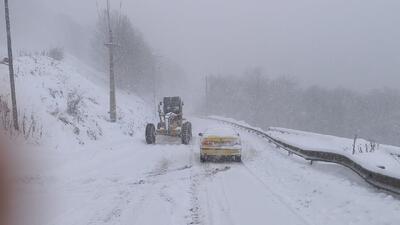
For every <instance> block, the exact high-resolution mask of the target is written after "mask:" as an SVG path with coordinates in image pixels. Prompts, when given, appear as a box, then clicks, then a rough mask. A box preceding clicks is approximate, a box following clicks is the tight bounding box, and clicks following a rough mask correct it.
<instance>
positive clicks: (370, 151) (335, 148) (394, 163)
mask: <svg viewBox="0 0 400 225" xmlns="http://www.w3.org/2000/svg"><path fill="white" fill-rule="evenodd" d="M267 134H268V135H270V136H271V137H273V138H274V139H276V140H279V141H281V142H284V143H286V144H289V145H291V146H295V147H298V148H300V149H304V150H308V151H323V152H331V153H337V154H340V155H343V156H346V157H347V158H349V159H351V160H353V161H354V162H356V163H357V164H359V165H361V166H363V167H364V168H365V169H368V170H370V171H373V172H376V173H379V174H383V175H387V176H390V177H396V178H400V148H398V147H394V146H388V145H381V144H376V143H373V142H371V141H367V140H364V139H357V140H356V145H355V149H354V150H355V151H354V152H353V144H354V140H352V139H348V138H341V137H335V136H330V135H322V134H316V133H310V132H304V131H297V130H291V129H284V128H270V129H269V130H268V132H267Z"/></svg>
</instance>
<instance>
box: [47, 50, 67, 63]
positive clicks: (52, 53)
mask: <svg viewBox="0 0 400 225" xmlns="http://www.w3.org/2000/svg"><path fill="white" fill-rule="evenodd" d="M46 55H47V56H48V57H50V58H52V59H54V60H57V61H62V60H63V59H64V49H62V48H52V49H50V50H49V51H48V52H47V54H46Z"/></svg>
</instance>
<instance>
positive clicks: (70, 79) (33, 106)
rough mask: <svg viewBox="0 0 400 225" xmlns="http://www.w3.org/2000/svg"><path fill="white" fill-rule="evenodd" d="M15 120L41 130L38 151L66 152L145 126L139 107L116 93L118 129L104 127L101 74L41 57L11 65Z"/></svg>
mask: <svg viewBox="0 0 400 225" xmlns="http://www.w3.org/2000/svg"><path fill="white" fill-rule="evenodd" d="M15 72H16V89H17V101H18V106H19V114H20V118H23V116H28V117H31V116H33V117H34V118H35V120H38V121H37V124H39V126H40V128H42V130H43V135H42V138H41V140H40V144H41V146H44V145H46V146H47V147H49V148H52V149H60V148H62V149H66V148H68V149H67V150H68V151H73V150H79V149H82V148H85V145H90V144H94V143H96V142H97V141H99V140H105V139H108V140H110V139H113V138H117V137H118V138H119V137H121V136H126V137H129V136H134V135H136V131H137V130H138V128H139V127H142V126H143V123H144V122H145V121H146V120H147V118H146V116H147V115H152V114H150V113H148V109H147V108H146V106H145V104H144V102H143V101H142V100H141V99H139V98H138V97H136V96H135V95H132V94H128V93H125V92H123V91H118V93H117V98H118V105H119V106H123V107H118V109H117V110H118V117H119V118H118V123H115V124H113V123H110V122H109V121H108V118H109V115H108V111H109V110H108V105H109V104H108V101H109V97H108V91H107V90H108V87H107V85H106V82H104V81H102V79H104V78H105V77H106V75H105V74H103V73H101V72H98V71H96V70H94V69H92V68H90V67H88V66H86V65H84V64H82V63H81V62H80V61H79V60H77V59H75V58H73V57H72V56H68V57H67V58H66V59H64V60H63V61H56V60H53V59H51V58H48V57H46V56H38V55H35V56H24V57H19V58H16V60H15ZM0 74H2V76H1V78H0V79H1V80H0V95H1V99H2V100H7V101H9V100H8V99H9V98H10V95H9V93H10V92H9V80H8V69H7V67H6V66H1V65H0Z"/></svg>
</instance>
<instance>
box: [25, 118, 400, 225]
mask: <svg viewBox="0 0 400 225" xmlns="http://www.w3.org/2000/svg"><path fill="white" fill-rule="evenodd" d="M191 121H192V122H193V124H194V127H195V130H194V132H196V133H198V132H201V131H204V130H205V129H206V128H207V127H210V126H216V125H217V126H224V125H221V124H218V123H217V122H214V121H208V120H203V119H196V118H191ZM239 132H240V131H239ZM241 136H242V139H243V147H244V157H243V163H242V164H241V163H206V164H201V163H200V162H199V147H198V143H197V142H198V140H197V139H195V140H194V141H193V143H192V144H191V145H189V146H184V145H180V143H179V140H175V139H169V138H163V139H162V140H159V141H158V143H157V144H156V145H146V144H145V142H144V140H143V138H142V137H135V138H120V139H117V140H109V141H102V143H101V144H99V145H97V146H92V147H91V148H88V149H86V150H85V151H83V152H51V151H41V152H40V153H39V152H37V153H36V154H35V156H34V157H35V158H40V160H41V161H48V162H57V163H52V164H50V163H49V164H47V165H46V167H45V168H44V167H43V168H42V169H41V170H40V172H37V173H38V174H36V175H35V174H32V175H31V177H33V178H35V179H29V180H28V182H26V183H24V185H25V188H26V189H27V190H30V193H31V195H37V196H40V197H38V199H48V205H47V206H51V207H50V208H49V207H46V206H44V209H46V210H45V211H44V212H42V215H43V218H42V219H41V220H39V219H38V220H37V221H40V224H49V225H50V224H51V225H53V224H54V225H72V224H151V225H156V224H160V225H166V224H171V225H172V224H173V225H178V224H252V225H257V224H328V225H329V224H332V225H334V224H340V225H343V224H360V225H361V224H362V225H365V224H374V225H382V224H393V225H394V224H398V221H400V213H399V212H400V201H399V200H398V199H397V198H396V197H393V196H391V195H388V194H386V193H381V192H379V191H377V190H375V189H374V188H371V187H370V186H368V185H366V184H365V183H364V181H362V180H361V178H359V177H357V176H356V175H355V174H353V173H352V172H351V171H349V170H348V169H347V168H342V167H340V166H337V165H332V164H326V163H316V164H314V165H309V163H307V162H306V161H304V160H302V159H300V158H297V157H295V156H287V155H286V154H284V153H283V152H282V151H280V150H279V149H275V147H274V146H272V145H270V144H269V143H268V142H267V141H266V140H264V139H261V138H259V137H257V136H253V135H251V134H248V133H246V132H242V133H241ZM32 173H34V172H32ZM35 173H36V172H35ZM30 221H31V223H30V224H35V223H32V220H30ZM37 224H39V223H37Z"/></svg>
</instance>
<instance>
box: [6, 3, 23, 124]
mask: <svg viewBox="0 0 400 225" xmlns="http://www.w3.org/2000/svg"><path fill="white" fill-rule="evenodd" d="M4 7H5V17H6V31H7V47H8V68H9V71H10V86H11V102H12V113H13V123H14V128H15V129H16V130H19V125H18V110H17V97H16V93H15V79H14V63H13V54H12V42H11V25H10V11H9V8H8V0H4Z"/></svg>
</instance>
